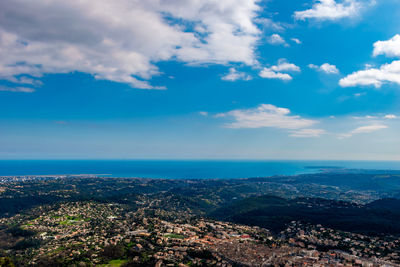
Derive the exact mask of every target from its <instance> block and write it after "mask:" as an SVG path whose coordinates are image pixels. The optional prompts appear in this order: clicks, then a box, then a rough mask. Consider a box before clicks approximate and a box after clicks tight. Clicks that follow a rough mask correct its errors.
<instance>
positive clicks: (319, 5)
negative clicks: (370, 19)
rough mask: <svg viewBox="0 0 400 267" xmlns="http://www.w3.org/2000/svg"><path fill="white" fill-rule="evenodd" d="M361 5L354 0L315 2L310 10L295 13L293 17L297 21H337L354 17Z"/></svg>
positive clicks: (321, 0)
mask: <svg viewBox="0 0 400 267" xmlns="http://www.w3.org/2000/svg"><path fill="white" fill-rule="evenodd" d="M362 7H363V5H362V4H361V2H359V1H356V0H343V1H340V2H339V1H335V0H317V1H316V2H315V3H314V5H313V6H312V8H311V9H308V10H304V11H296V12H295V13H294V17H295V19H297V20H306V19H316V20H338V19H342V18H348V17H350V18H351V17H355V16H357V15H358V14H359V12H360V10H361V8H362Z"/></svg>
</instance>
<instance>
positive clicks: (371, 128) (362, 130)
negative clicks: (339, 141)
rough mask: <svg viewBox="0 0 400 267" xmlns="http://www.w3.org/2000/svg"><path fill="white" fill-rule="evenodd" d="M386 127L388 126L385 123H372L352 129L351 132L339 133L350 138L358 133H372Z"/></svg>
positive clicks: (342, 136) (341, 136)
mask: <svg viewBox="0 0 400 267" xmlns="http://www.w3.org/2000/svg"><path fill="white" fill-rule="evenodd" d="M386 128H388V126H386V125H383V124H372V125H367V126H361V127H358V128H356V129H354V130H352V131H350V132H349V133H345V134H341V135H339V138H349V137H352V136H353V135H356V134H364V133H372V132H376V131H379V130H383V129H386Z"/></svg>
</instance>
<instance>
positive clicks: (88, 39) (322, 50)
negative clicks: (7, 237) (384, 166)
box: [0, 0, 400, 160]
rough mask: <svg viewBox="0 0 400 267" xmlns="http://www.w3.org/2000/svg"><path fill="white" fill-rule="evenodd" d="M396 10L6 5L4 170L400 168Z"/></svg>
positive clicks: (0, 129)
mask: <svg viewBox="0 0 400 267" xmlns="http://www.w3.org/2000/svg"><path fill="white" fill-rule="evenodd" d="M399 17H400V3H399V2H398V1H396V0H385V1H383V0H376V1H372V0H371V1H369V0H363V1H361V0H344V1H341V0H336V1H335V0H323V1H322V0H321V1H313V0H301V1H300V0H299V1H290V4H288V2H287V1H278V0H269V1H256V0H237V1H236V0H219V1H216V0H204V1H195V0H185V1H182V0H173V1H166V0H149V1H136V0H116V1H112V2H110V1H106V0H101V1H96V3H94V2H93V1H89V0H87V1H78V0H71V1H63V2H61V1H56V0H50V1H48V0H46V1H45V0H38V1H34V2H33V1H28V0H5V1H1V3H0V158H2V159H47V158H55V159H64V158H79V159H89V158H102V159H106V158H110V159H125V158H132V159H138V158H140V159H142V158H143V159H144V158H146V159H147V158H151V159H178V158H179V159H183V158H184V159H229V158H234V159H356V160H400V135H399V134H398V133H399V131H400V125H399V122H400V59H399V58H400V20H399V19H398V18H399Z"/></svg>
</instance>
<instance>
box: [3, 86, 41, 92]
mask: <svg viewBox="0 0 400 267" xmlns="http://www.w3.org/2000/svg"><path fill="white" fill-rule="evenodd" d="M0 91H2V92H14V93H33V92H35V91H36V90H35V89H33V88H29V87H7V86H0Z"/></svg>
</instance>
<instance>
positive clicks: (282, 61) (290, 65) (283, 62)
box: [271, 58, 301, 72]
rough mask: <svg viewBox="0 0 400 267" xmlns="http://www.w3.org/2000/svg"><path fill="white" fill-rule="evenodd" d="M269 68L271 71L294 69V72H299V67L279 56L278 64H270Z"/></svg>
mask: <svg viewBox="0 0 400 267" xmlns="http://www.w3.org/2000/svg"><path fill="white" fill-rule="evenodd" d="M271 70H273V71H294V72H300V71H301V70H300V67H299V66H296V65H295V64H293V63H289V62H287V60H286V59H284V58H281V59H279V60H278V65H276V66H272V67H271Z"/></svg>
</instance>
